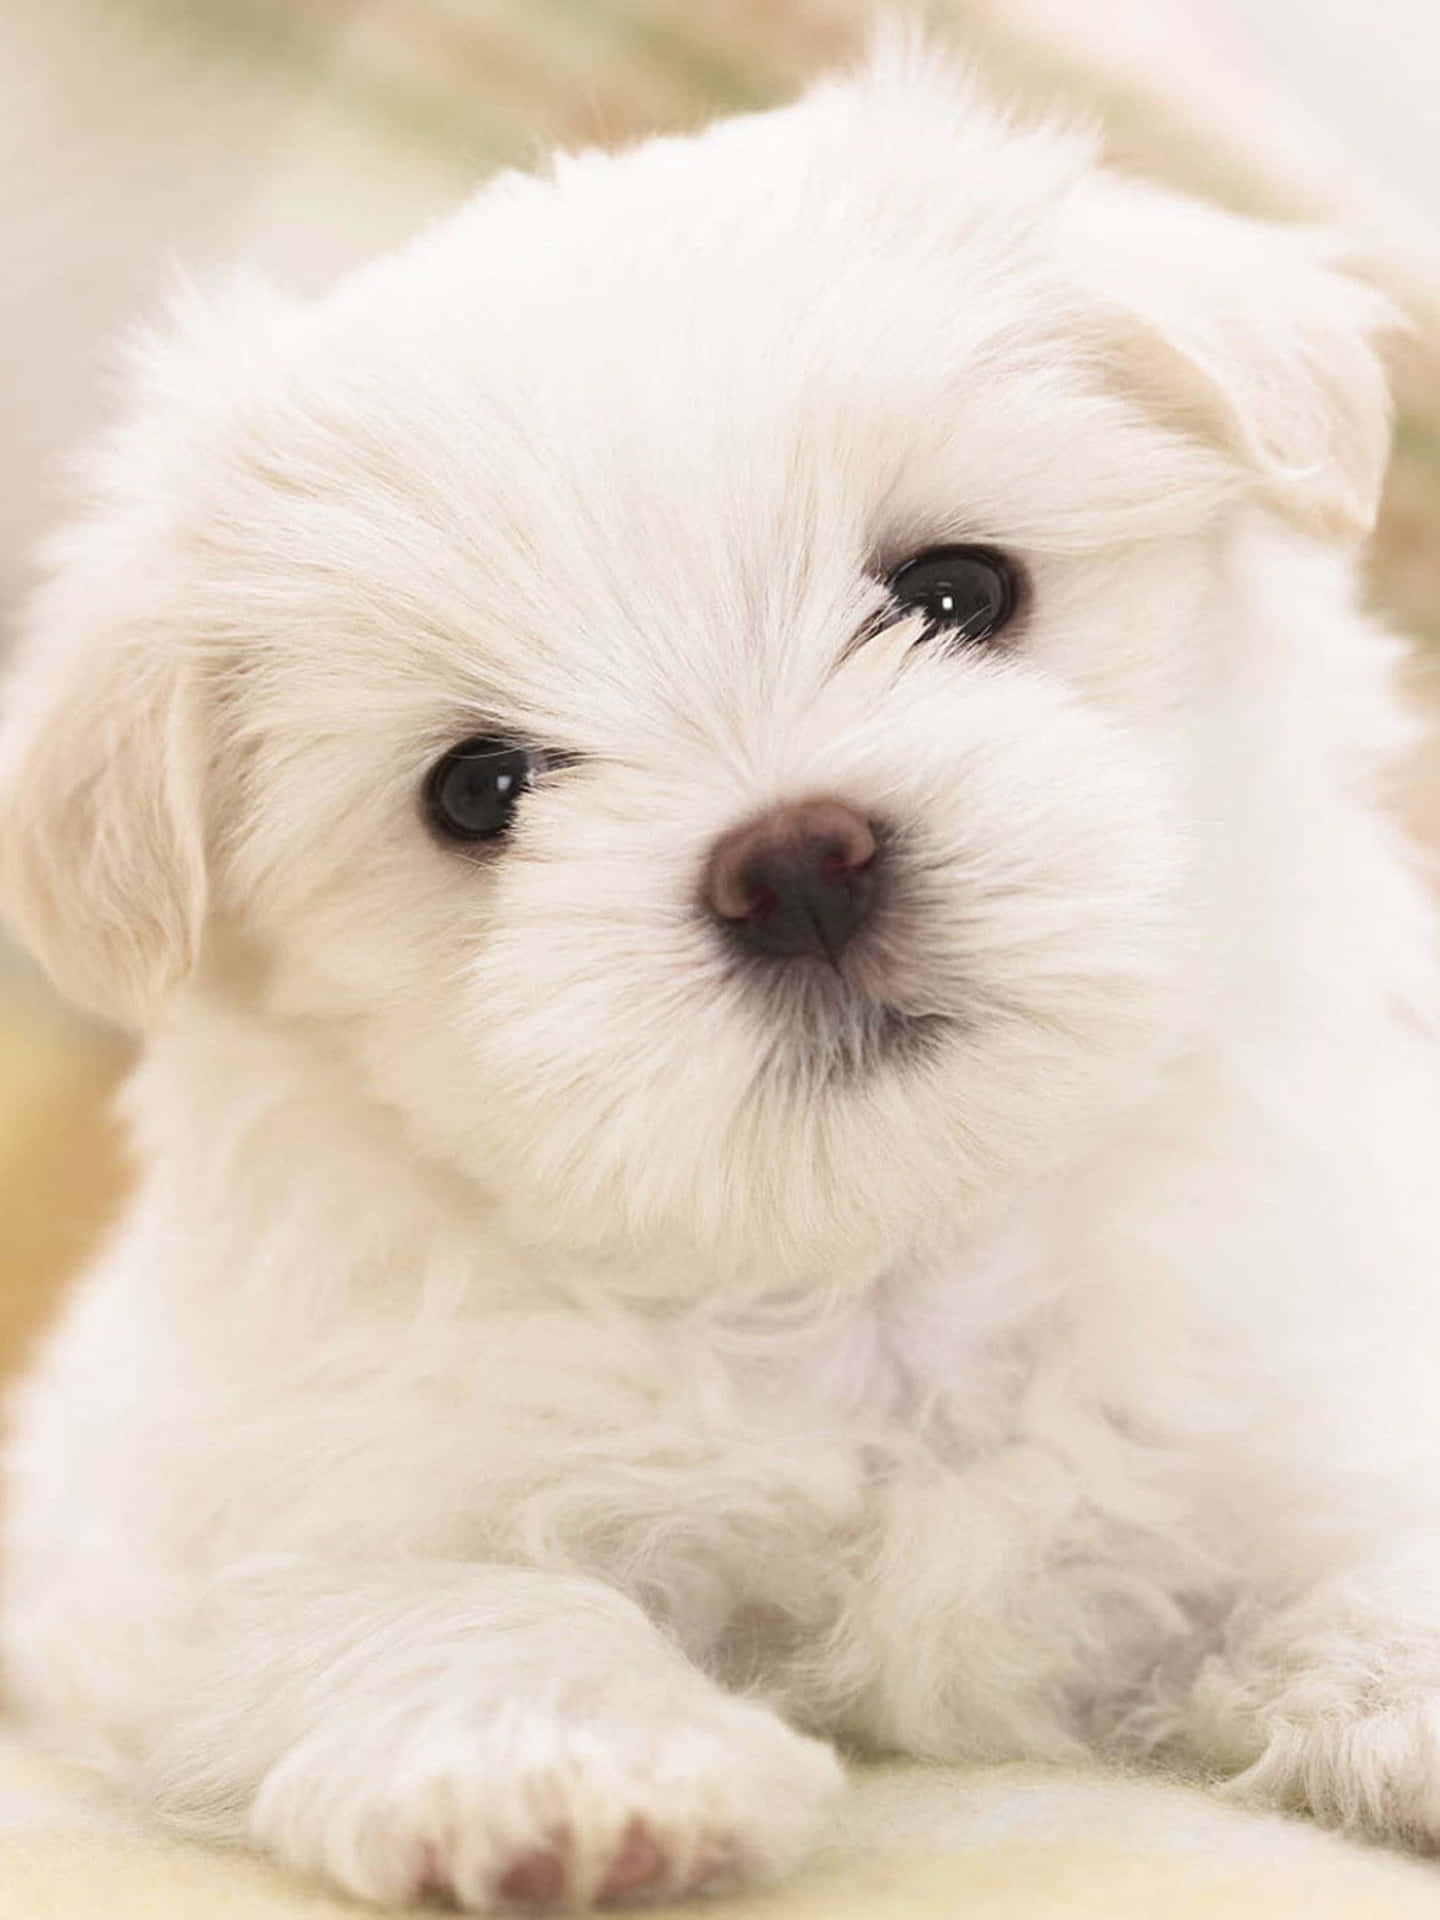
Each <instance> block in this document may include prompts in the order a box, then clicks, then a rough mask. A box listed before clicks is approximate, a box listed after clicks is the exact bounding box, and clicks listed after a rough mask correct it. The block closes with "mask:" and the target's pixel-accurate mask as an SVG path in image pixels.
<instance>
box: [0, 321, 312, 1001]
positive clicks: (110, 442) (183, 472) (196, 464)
mask: <svg viewBox="0 0 1440 1920" xmlns="http://www.w3.org/2000/svg"><path fill="white" fill-rule="evenodd" d="M284 305H285V303H282V302H280V301H278V300H277V299H276V298H275V297H274V296H271V295H269V293H268V291H266V290H264V289H259V288H256V287H253V286H249V285H244V286H241V285H236V286H232V287H231V288H229V289H226V290H225V291H224V293H223V294H222V296H221V297H220V298H219V299H218V300H217V301H216V302H214V303H213V304H212V303H210V302H208V301H202V300H201V299H200V298H199V297H198V296H197V295H195V294H193V293H191V292H188V291H187V292H185V293H184V294H182V295H181V297H180V298H179V299H178V300H177V302H176V303H175V310H174V313H173V315H172V326H171V327H170V329H169V330H168V331H167V332H166V333H165V334H164V335H163V336H159V337H156V338H152V339H149V340H147V341H145V342H143V343H142V344H141V346H140V347H139V348H138V349H137V350H136V352H135V354H134V355H133V357H132V369H131V370H132V378H131V381H130V409H129V412H128V415H127V417H126V418H124V420H123V421H122V423H121V424H120V425H119V426H118V427H117V428H116V429H115V430H113V431H112V433H111V434H110V435H109V436H108V437H107V438H106V439H105V440H104V441H102V443H101V444H100V446H99V447H98V448H97V449H96V450H95V451H94V453H93V454H92V455H91V457H90V459H89V461H88V463H87V467H86V469H85V472H86V475H87V478H88V482H89V487H88V491H89V495H90V510H89V512H88V514H87V515H86V516H85V517H83V518H81V519H79V520H77V521H76V522H75V524H73V525H72V526H70V527H68V528H67V529H65V530H64V531H63V532H62V533H61V534H60V535H59V536H57V538H56V539H55V540H54V541H53V542H52V545H51V549H50V552H49V554H48V556H47V559H48V563H49V564H48V574H49V577H48V579H47V580H46V581H45V583H44V584H43V585H42V586H41V587H40V589H39V590H38V591H37V593H36V594H35V596H34V598H33V600H32V603H31V607H30V614H29V620H28V624H27V630H26V632H25V633H24V634H23V635H22V640H21V646H20V650H19V653H18V656H17V658H16V660H15V662H14V663H13V665H12V666H11V668H10V672H9V676H8V679H7V681H6V684H5V686H4V689H3V702H0V909H3V910H4V912H5V914H6V916H7V917H8V918H9V919H10V920H11V921H12V922H13V924H14V926H15V928H16V930H17V931H18V932H19V934H20V935H21V937H22V938H23V939H24V940H25V942H26V943H27V944H28V945H29V946H30V947H31V949H32V950H33V951H34V953H35V954H36V956H37V957H38V958H39V959H40V960H41V961H42V962H43V963H44V965H45V966H46V967H47V968H48V969H49V971H50V973H51V974H52V975H53V977H54V978H55V980H56V982H57V984H58V985H59V986H60V987H61V988H62V989H63V990H64V991H65V992H66V993H68V994H69V995H71V996H72V997H73V998H74V999H76V1000H78V1001H80V1002H81V1003H82V1004H83V1005H85V1006H87V1007H89V1008H91V1009H92V1010H93V1011H96V1012H99V1013H101V1014H104V1015H105V1016H106V1017H107V1018H111V1019H115V1020H119V1021H121V1022H124V1023H140V1022H143V1021H144V1020H145V1019H146V1018H147V1017H148V1015H149V1014H150V1013H151V1012H152V1010H153V1009H154V1007H155V1005H156V1003H157V1002H158V1001H159V1000H160V999H161V997H162V996H163V995H164V994H165V993H166V992H167V991H168V990H169V989H170V988H172V987H174V986H175V985H176V984H178V983H179V982H180V981H181V980H183V979H184V978H185V977H186V975H187V974H189V973H190V971H191V970H192V968H193V967H194V965H195V963H196V959H197V957H198V954H199V950H200V941H201V932H202V928H203V925H204V920H205V908H206V897H207V876H206V857H205V822H204V790H205V785H206V777H205V776H206V764H205V763H206V758H207V747H206V742H205V739H204V737H203V694H202V688H201V685H200V673H199V670H198V668H197V665H196V661H197V659H198V657H199V654H200V652H201V649H200V648H198V647H197V646H195V645H194V644H192V642H193V638H194V637H193V635H192V634H191V632H190V630H189V623H190V618H191V605H190V597H189V594H188V591H187V580H186V570H187V558H186V556H187V552H188V545H189V542H188V540H187V534H188V531H189V526H190V523H191V521H192V520H193V518H194V515H195V511H196V496H197V495H198V493H199V492H200V487H199V484H198V481H199V479H200V477H201V476H203V475H204V474H205V473H206V472H207V471H208V470H209V469H210V467H211V466H213V464H214V462H215V459H216V456H217V449H218V448H219V447H220V446H221V445H222V444H223V440H224V436H225V434H226V430H227V427H228V424H229V421H230V417H231V416H232V415H233V413H234V411H235V406H236V395H237V393H239V392H243V391H244V388H245V386H246V384H247V382H246V380H245V379H244V377H243V376H244V375H245V373H246V370H247V363H253V361H254V360H255V359H256V357H257V355H259V354H261V353H263V351H264V349H263V346H262V344H261V343H262V342H263V340H264V339H265V337H266V327H267V323H268V322H269V321H270V320H271V319H272V318H273V317H274V315H275V314H276V313H278V312H279V311H280V310H281V308H282V307H284ZM237 375H239V376H241V377H238V378H237Z"/></svg>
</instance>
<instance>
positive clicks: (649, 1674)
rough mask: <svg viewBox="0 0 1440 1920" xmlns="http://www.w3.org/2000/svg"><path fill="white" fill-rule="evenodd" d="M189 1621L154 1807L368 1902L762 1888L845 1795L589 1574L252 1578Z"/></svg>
mask: <svg viewBox="0 0 1440 1920" xmlns="http://www.w3.org/2000/svg"><path fill="white" fill-rule="evenodd" d="M197 1625H198V1628H199V1636H200V1638H199V1647H198V1649H197V1658H196V1661H195V1664H194V1665H193V1666H191V1667H190V1668H189V1669H188V1670H187V1672H186V1673H185V1676H184V1682H183V1684H184V1689H185V1693H184V1700H185V1704H177V1703H176V1702H169V1703H167V1706H168V1708H169V1712H168V1714H167V1717H166V1721H165V1722H164V1723H163V1730H162V1731H160V1732H159V1733H158V1734H157V1736H156V1737H155V1739H154V1741H153V1742H152V1743H151V1745H150V1750H149V1752H148V1755H147V1757H146V1761H145V1771H146V1773H147V1775H148V1776H149V1780H148V1784H149V1786H150V1788H151V1791H152V1793H153V1796H154V1798H155V1799H156V1801H157V1802H158V1804H159V1805H160V1806H161V1807H162V1808H164V1809H165V1810H166V1811H167V1812H168V1813H169V1814H170V1815H171V1816H172V1817H174V1818H177V1819H181V1820H183V1821H185V1822H186V1823H187V1824H188V1825H191V1826H198V1827H201V1828H202V1829H204V1830H205V1831H207V1832H210V1833H212V1834H217V1835H219V1836H222V1837H229V1838H234V1839H240V1838H248V1839H249V1840H250V1841H251V1842H252V1843H254V1844H256V1845H258V1846H260V1847H261V1848H263V1849H265V1850H266V1851H268V1852H270V1853H272V1854H274V1855H275V1856H276V1857H277V1858H279V1859H280V1860H282V1861H285V1862H286V1863H288V1864H289V1865H291V1866H294V1867H296V1868H299V1869H301V1870H302V1871H304V1872H306V1873H311V1874H315V1875H318V1876H321V1877H323V1878H325V1879H328V1880H330V1881H333V1882H335V1883H338V1884H339V1885H340V1886H342V1887H344V1888H345V1889H347V1890H348V1891H349V1892H351V1893H354V1894H358V1895H360V1896H361V1897H363V1898H366V1899H370V1900H376V1901H382V1902H387V1903H395V1902H404V1901H407V1900H410V1899H414V1898H415V1897H417V1896H419V1895H421V1894H423V1893H425V1892H434V1893H438V1894H440V1895H442V1896H443V1897H448V1898H450V1899H453V1900H454V1901H455V1902H456V1904H458V1905H460V1906H462V1907H466V1908H470V1909H477V1910H481V1911H487V1910H490V1909H491V1908H494V1907H497V1906H499V1907H504V1908H510V1907H515V1906H520V1907H524V1906H526V1905H545V1906H550V1905H564V1906H576V1907H586V1906H590V1905H593V1904H595V1903H597V1902H606V1903H612V1902H618V1901H623V1900H624V1899H626V1898H627V1897H635V1898H654V1897H656V1896H661V1895H675V1894H681V1893H685V1892H687V1891H689V1890H691V1889H693V1888H696V1887H699V1886H701V1885H703V1884H707V1883H709V1882H711V1881H713V1880H716V1879H721V1878H724V1879H730V1880H745V1879H750V1878H756V1877H763V1876H767V1875H769V1874H772V1873H774V1872H777V1871H779V1870H782V1869H783V1868H784V1867H786V1866H787V1865H788V1864H790V1862H791V1861H792V1860H793V1859H794V1858H796V1857H797V1856H798V1855H799V1854H800V1853H801V1852H803V1851H804V1849H805V1846H806V1843H807V1840H808V1839H809V1837H810V1835H811V1832H812V1829H813V1827H814V1824H815V1820H816V1816H817V1813H818V1811H819V1809H820V1807H821V1804H822V1803H823V1801H824V1800H825V1799H826V1797H827V1796H828V1795H829V1794H830V1793H831V1792H832V1791H833V1790H834V1789H835V1788H836V1787H837V1786H838V1785H839V1784H840V1781H841V1777H842V1776H841V1772H840V1768H839V1766H838V1763H837V1762H836V1760H835V1758H834V1756H833V1755H832V1754H831V1752H830V1751H829V1749H828V1748H826V1747H824V1746H822V1745H820V1744H819V1743H817V1742H815V1741H813V1740H809V1739H806V1738H804V1737H803V1736H802V1735H800V1734H798V1733H795V1732H794V1731H792V1730H791V1729H790V1728H789V1727H787V1726H786V1725H785V1724H784V1723H783V1722H782V1721H781V1720H780V1719H778V1718H777V1717H776V1715H775V1714H773V1713H771V1712H770V1711H769V1709H768V1708H765V1707H763V1706H760V1705H757V1704H755V1703H752V1702H749V1701H746V1700H742V1699H738V1698H736V1697H734V1696H732V1695H729V1694H726V1693H724V1692H723V1691H722V1690H721V1689H720V1688H718V1687H717V1686H715V1685H714V1684H712V1683H711V1682H710V1681H709V1680H708V1679H707V1678H706V1677H705V1676H704V1675H703V1674H701V1673H700V1672H699V1671H698V1670H697V1669H696V1668H694V1667H693V1666H691V1665H689V1664H688V1662H686V1661H685V1660H684V1659H683V1657H682V1656H681V1655H680V1654H679V1653H678V1652H676V1651H675V1649H674V1648H672V1647H671V1646H670V1645H669V1644H668V1642H666V1641H665V1640H664V1639H663V1638H662V1636H661V1635H660V1633H659V1632H658V1631H657V1630H656V1629H655V1628H654V1627H653V1626H652V1625H651V1623H650V1622H649V1621H648V1620H647V1619H646V1618H645V1616H644V1615H643V1614H642V1613H641V1612H640V1611H639V1609H638V1608H636V1607H635V1606H634V1605H632V1604H631V1602H629V1601H628V1600H626V1599H625V1598H624V1597H623V1596H622V1595H620V1594H618V1593H616V1592H613V1591H611V1590H610V1589H608V1588H606V1587H604V1586H602V1585H601V1584H599V1583H598V1582H595V1581H591V1580H588V1579H583V1578H571V1577H568V1576H560V1575H550V1574H544V1573H536V1572H531V1571H527V1570H523V1569H518V1568H484V1567H472V1568H467V1567H463V1566H458V1565H455V1564H454V1563H451V1564H449V1565H446V1564H444V1563H441V1564H439V1565H428V1566H427V1565H423V1564H420V1563H416V1562H411V1563H409V1565H408V1566H407V1565H404V1564H403V1563H402V1565H401V1566H400V1567H397V1568H396V1569H395V1570H393V1571H387V1572H383V1573H371V1574H370V1575H368V1576H363V1577H362V1572H361V1570H360V1569H357V1568H354V1567H350V1568H346V1567H343V1566H337V1567H333V1568H321V1569H314V1568H312V1569H295V1568H293V1567H292V1568H289V1569H282V1570H279V1571H276V1572H273V1573H259V1574H257V1573H254V1572H246V1573H244V1574H243V1575H239V1576H236V1577H233V1578H231V1579H229V1580H227V1581H225V1582H223V1583H221V1584H220V1585H219V1586H218V1587H217V1588H216V1589H215V1590H214V1591H213V1592H211V1593H210V1594H209V1595H208V1596H207V1601H206V1605H205V1608H204V1609H203V1614H202V1615H201V1616H199V1617H198V1618H197Z"/></svg>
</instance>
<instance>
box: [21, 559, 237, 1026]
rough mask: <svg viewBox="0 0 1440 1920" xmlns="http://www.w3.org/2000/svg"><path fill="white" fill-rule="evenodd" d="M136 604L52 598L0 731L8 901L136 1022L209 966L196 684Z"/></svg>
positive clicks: (87, 987) (79, 981)
mask: <svg viewBox="0 0 1440 1920" xmlns="http://www.w3.org/2000/svg"><path fill="white" fill-rule="evenodd" d="M111 592H112V595H113V587H112V588H111ZM128 611H129V610H127V609H125V608H124V607H123V606H117V605H116V604H115V603H114V600H113V598H112V600H111V603H110V604H109V605H105V606H86V605H81V604H76V602H75V598H74V596H73V595H72V594H70V593H68V592H64V593H62V592H60V591H58V590H52V592H51V594H50V595H48V596H47V604H46V606H45V612H44V617H43V618H41V619H40V620H39V621H37V623H36V626H35V628H34V630H33V632H32V634H31V636H30V645H29V646H28V648H27V650H26V653H25V655H24V657H23V658H22V660H21V661H20V663H19V666H18V668H17V670H16V671H15V673H14V675H13V676H12V680H11V684H10V687H9V689H8V694H9V698H8V699H7V701H6V711H5V720H4V728H3V732H0V901H3V904H4V907H5V909H6V912H7V914H8V916H9V917H10V919H11V920H12V921H13V923H14V925H15V927H16V930H17V931H18V932H19V934H20V935H21V937H22V938H23V939H24V940H25V941H26V943H27V944H28V945H29V946H30V948H31V949H32V951H33V952H34V953H35V955H36V956H37V958H39V959H40V960H41V961H42V962H43V963H44V965H45V966H46V967H47V968H48V969H49V971H50V973H51V974H52V976H53V977H54V979H55V981H56V983H57V984H58V985H59V986H60V987H61V989H62V990H63V991H64V992H66V993H68V994H69V995H70V996H71V997H72V998H73V999H75V1000H78V1001H80V1002H81V1003H82V1004H83V1005H84V1006H87V1007H89V1008H90V1009H91V1010H93V1011H95V1012H97V1013H101V1014H104V1015H105V1016H106V1017H107V1018H110V1019H115V1020H119V1021H121V1022H125V1023H131V1022H137V1023H138V1022H141V1021H143V1020H144V1019H145V1017H146V1016H147V1014H148V1013H149V1012H150V1010H151V1009H152V1008H153V1006H154V1005H155V1003H156V1001H157V1000H158V999H159V998H160V997H161V995H162V994H163V993H164V992H165V991H166V990H167V989H168V988H169V987H171V986H173V985H175V984H176V983H177V982H178V981H180V980H181V979H183V978H184V977H185V975H186V974H187V973H189V971H190V970H191V968H192V967H193V965H194V963H195V959H196V956H197V953H198V951H199V943H200V929H201V926H202V924H203V920H204V913H205V893H206V881H205V858H204V834H203V827H202V823H201V810H200V757H201V749H200V742H199V739H198V737H197V732H198V730H197V726H196V716H195V713H194V711H193V692H192V689H191V688H190V687H189V686H188V685H187V676H186V674H185V672H184V671H183V669H182V668H181V667H180V665H179V662H178V659H177V656H176V654H175V652H174V650H173V649H172V647H171V645H170V643H169V636H167V635H160V634H155V633H153V632H151V631H150V630H149V629H148V628H147V627H146V625H145V624H144V622H143V620H141V619H138V618H136V619H134V620H133V621H132V620H129V619H127V617H126V616H127V612H128ZM57 622H60V623H63V627H62V625H60V624H56V623H57ZM52 642H53V643H54V644H53V645H52V644H50V643H52Z"/></svg>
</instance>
